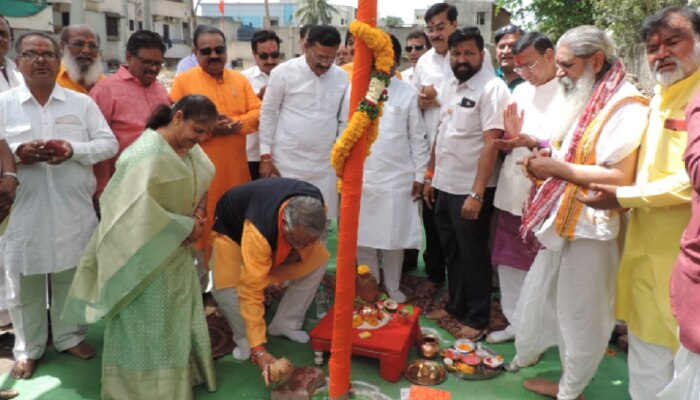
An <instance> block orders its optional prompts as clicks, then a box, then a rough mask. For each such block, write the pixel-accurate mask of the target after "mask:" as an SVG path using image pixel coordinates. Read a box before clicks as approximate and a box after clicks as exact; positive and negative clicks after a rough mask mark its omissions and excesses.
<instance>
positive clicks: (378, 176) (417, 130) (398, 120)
mask: <svg viewBox="0 0 700 400" xmlns="http://www.w3.org/2000/svg"><path fill="white" fill-rule="evenodd" d="M388 91H389V93H388V95H389V100H388V101H387V102H386V103H385V104H384V114H383V116H382V118H381V120H380V122H379V137H378V138H377V141H376V142H374V144H373V145H372V153H371V154H370V156H369V157H367V160H366V161H365V168H364V182H363V184H362V203H361V207H360V224H359V231H358V235H357V236H358V237H357V245H358V246H365V247H372V248H376V249H383V250H398V249H419V248H420V246H421V230H422V223H421V218H420V214H419V209H418V207H419V205H420V203H419V202H416V201H413V199H412V196H411V190H412V188H413V182H421V181H422V180H423V175H424V174H425V169H426V167H427V165H428V159H429V154H428V151H429V146H430V143H429V142H428V138H427V136H426V130H425V124H424V123H423V118H422V117H421V115H420V110H419V108H418V100H417V99H418V91H417V90H416V89H415V88H414V87H413V86H411V85H410V84H408V83H406V82H403V81H401V80H400V79H398V78H396V77H393V78H391V84H390V85H389V87H388Z"/></svg>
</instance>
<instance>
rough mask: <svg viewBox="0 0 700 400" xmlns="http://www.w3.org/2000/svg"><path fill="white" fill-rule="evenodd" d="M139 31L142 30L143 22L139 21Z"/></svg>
mask: <svg viewBox="0 0 700 400" xmlns="http://www.w3.org/2000/svg"><path fill="white" fill-rule="evenodd" d="M139 30H140V31H142V30H143V21H139Z"/></svg>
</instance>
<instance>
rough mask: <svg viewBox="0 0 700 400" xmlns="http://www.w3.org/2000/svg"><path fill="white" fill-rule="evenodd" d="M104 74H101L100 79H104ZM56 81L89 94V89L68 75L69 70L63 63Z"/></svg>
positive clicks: (68, 87)
mask: <svg viewBox="0 0 700 400" xmlns="http://www.w3.org/2000/svg"><path fill="white" fill-rule="evenodd" d="M104 78H105V76H104V75H100V78H99V80H102V79H104ZM56 83H58V85H59V86H61V87H63V88H66V89H70V90H74V91H76V92H78V93H84V94H87V93H88V90H87V89H85V88H84V87H83V86H82V85H81V84H80V83H78V82H76V81H74V80H72V79H71V78H70V76H69V75H68V71H66V67H65V66H64V65H63V63H61V68H60V69H59V70H58V76H57V77H56Z"/></svg>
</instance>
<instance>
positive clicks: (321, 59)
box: [309, 52, 335, 64]
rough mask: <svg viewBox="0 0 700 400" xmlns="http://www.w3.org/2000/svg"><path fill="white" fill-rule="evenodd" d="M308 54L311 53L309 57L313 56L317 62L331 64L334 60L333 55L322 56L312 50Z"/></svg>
mask: <svg viewBox="0 0 700 400" xmlns="http://www.w3.org/2000/svg"><path fill="white" fill-rule="evenodd" d="M309 54H310V55H311V58H313V59H314V60H315V61H317V62H322V63H326V64H333V63H334V62H335V57H323V56H319V55H317V54H316V53H313V52H309Z"/></svg>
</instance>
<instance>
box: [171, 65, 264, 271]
mask: <svg viewBox="0 0 700 400" xmlns="http://www.w3.org/2000/svg"><path fill="white" fill-rule="evenodd" d="M188 94H201V95H204V96H207V97H208V98H209V100H211V101H212V102H213V103H214V104H215V105H216V109H217V110H218V111H219V113H220V114H225V115H227V116H229V117H230V118H231V119H233V120H239V121H241V122H242V123H243V128H242V129H241V131H240V132H238V133H237V134H235V135H227V136H215V137H212V138H211V139H209V140H207V141H206V142H204V143H202V144H201V146H202V149H203V150H204V152H205V153H207V156H209V159H210V160H211V162H212V163H214V166H215V167H216V174H215V175H214V179H213V180H212V182H211V186H210V187H209V196H208V198H207V214H208V215H214V209H215V208H216V202H217V201H218V200H219V198H220V197H221V196H222V195H223V194H224V193H225V192H226V191H227V190H229V189H231V188H232V187H234V186H238V185H240V184H242V183H246V182H248V181H250V172H249V170H248V161H247V159H246V136H245V135H247V134H250V133H253V132H255V131H257V129H258V121H259V119H260V99H258V96H256V94H255V92H254V91H253V88H252V87H251V86H250V83H248V80H247V79H246V78H245V77H244V76H243V75H241V74H240V73H239V72H236V71H231V70H228V69H225V70H224V75H223V78H222V79H221V80H218V79H216V78H214V77H213V76H211V75H209V74H208V73H206V72H205V71H204V70H203V69H202V67H200V66H197V67H194V68H191V69H189V70H187V71H185V72H183V73H181V74H180V75H178V76H177V77H176V78H175V81H174V82H173V87H172V89H171V90H170V99H171V100H172V101H173V102H177V101H178V100H180V99H181V98H183V97H184V96H186V95H188ZM212 224H213V221H212V219H211V218H209V220H208V221H207V222H206V224H205V226H204V234H203V235H202V239H200V240H199V242H198V243H197V248H199V249H203V250H204V254H205V258H206V259H207V260H208V259H209V255H210V254H211V226H212Z"/></svg>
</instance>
